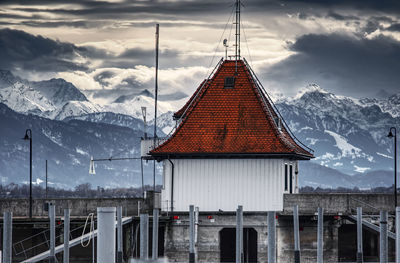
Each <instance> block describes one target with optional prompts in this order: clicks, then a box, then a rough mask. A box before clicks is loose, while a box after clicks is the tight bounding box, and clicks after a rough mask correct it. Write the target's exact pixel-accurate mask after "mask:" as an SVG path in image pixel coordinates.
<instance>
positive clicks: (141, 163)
mask: <svg viewBox="0 0 400 263" xmlns="http://www.w3.org/2000/svg"><path fill="white" fill-rule="evenodd" d="M140 172H141V174H142V198H143V199H144V172H143V158H140Z"/></svg>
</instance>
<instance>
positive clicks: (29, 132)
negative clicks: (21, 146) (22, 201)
mask: <svg viewBox="0 0 400 263" xmlns="http://www.w3.org/2000/svg"><path fill="white" fill-rule="evenodd" d="M24 140H26V141H27V140H29V218H32V130H31V129H26V131H25V137H24Z"/></svg>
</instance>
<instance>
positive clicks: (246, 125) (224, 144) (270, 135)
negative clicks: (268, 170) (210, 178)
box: [150, 60, 313, 160]
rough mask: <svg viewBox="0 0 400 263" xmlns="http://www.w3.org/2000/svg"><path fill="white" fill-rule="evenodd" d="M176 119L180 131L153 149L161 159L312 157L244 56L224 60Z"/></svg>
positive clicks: (155, 154)
mask: <svg viewBox="0 0 400 263" xmlns="http://www.w3.org/2000/svg"><path fill="white" fill-rule="evenodd" d="M228 81H233V82H232V83H231V84H229V83H227V82H228ZM228 84H229V85H228ZM227 85H228V86H227ZM174 118H175V119H178V120H180V124H179V126H178V128H177V129H176V131H175V132H174V133H173V134H172V136H171V137H170V138H169V139H168V140H167V141H166V142H164V143H163V144H161V145H160V146H158V147H157V148H156V149H154V150H153V151H151V152H150V154H151V155H152V156H153V157H155V158H157V159H166V158H231V157H236V158H283V157H286V158H290V159H293V160H307V159H310V158H313V154H312V153H311V152H310V151H309V150H306V149H304V148H303V147H301V146H300V145H299V144H298V143H297V142H296V141H295V139H294V138H293V137H292V136H291V135H290V133H289V131H288V130H287V128H286V127H285V125H283V122H282V119H281V118H280V116H279V115H278V114H277V112H276V111H275V110H274V108H273V107H272V105H271V102H270V101H269V100H268V99H267V97H266V96H265V95H264V93H263V92H262V90H261V89H260V88H259V87H258V85H257V82H256V80H255V79H254V78H253V76H252V74H251V71H250V69H249V68H248V67H247V65H246V64H245V62H244V61H243V60H239V61H238V62H237V65H236V61H232V60H225V61H222V63H220V64H219V66H218V68H217V70H216V72H215V74H214V75H213V76H212V78H211V79H209V80H205V81H203V83H202V84H201V85H200V87H199V88H198V89H197V90H196V92H195V93H194V94H193V96H192V97H191V98H190V100H189V101H188V102H187V103H186V104H185V106H184V107H183V108H182V109H180V110H179V111H178V112H176V113H175V114H174Z"/></svg>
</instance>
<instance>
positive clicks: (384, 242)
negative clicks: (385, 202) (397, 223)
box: [379, 211, 388, 263]
mask: <svg viewBox="0 0 400 263" xmlns="http://www.w3.org/2000/svg"><path fill="white" fill-rule="evenodd" d="M387 221H388V213H387V211H381V212H380V224H379V225H380V250H379V254H380V256H379V262H380V263H387V262H388V235H387V234H388V233H387Z"/></svg>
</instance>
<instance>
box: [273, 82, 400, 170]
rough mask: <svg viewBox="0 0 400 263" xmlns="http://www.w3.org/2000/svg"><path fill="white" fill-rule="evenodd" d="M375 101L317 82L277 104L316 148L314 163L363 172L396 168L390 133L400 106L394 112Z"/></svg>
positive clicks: (298, 133)
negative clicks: (329, 89)
mask: <svg viewBox="0 0 400 263" xmlns="http://www.w3.org/2000/svg"><path fill="white" fill-rule="evenodd" d="M373 101H374V100H368V101H367V100H366V99H354V98H350V97H344V96H337V95H334V94H332V93H329V92H327V91H325V90H323V89H321V88H320V87H318V86H317V85H315V84H314V85H310V86H309V87H307V88H306V89H304V90H303V91H301V92H300V93H299V94H298V95H296V96H295V97H293V98H287V99H280V100H278V101H276V106H277V107H278V109H279V110H280V112H281V113H282V115H283V117H284V119H286V121H287V123H288V125H289V127H290V128H291V130H292V131H293V132H294V133H295V134H296V136H297V137H299V139H300V140H301V141H303V142H304V143H305V144H307V145H309V146H310V147H311V148H313V149H315V155H316V158H315V160H313V161H314V162H317V163H319V164H320V165H324V166H327V167H331V168H334V169H337V170H339V171H341V172H343V173H346V174H357V173H364V172H366V171H373V170H390V169H392V163H393V159H392V158H393V157H392V156H393V139H389V138H387V134H388V132H389V128H390V127H391V126H398V125H399V124H400V118H399V117H397V116H396V114H395V112H396V111H398V110H399V109H400V105H399V104H397V105H396V104H395V103H393V104H392V106H393V107H392V109H391V111H390V113H389V112H387V110H386V111H385V110H383V109H382V108H381V107H380V106H379V101H378V100H375V103H374V102H373Z"/></svg>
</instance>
